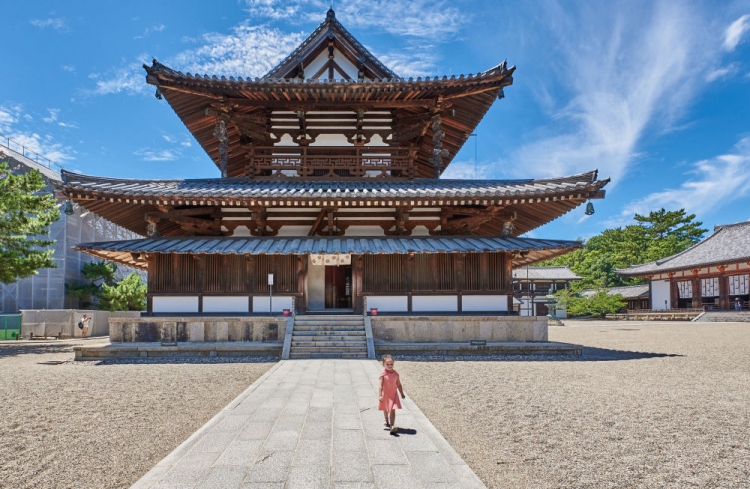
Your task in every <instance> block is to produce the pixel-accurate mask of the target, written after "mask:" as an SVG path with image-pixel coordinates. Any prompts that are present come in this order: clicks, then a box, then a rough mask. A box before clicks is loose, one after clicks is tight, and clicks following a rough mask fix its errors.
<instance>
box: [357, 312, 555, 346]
mask: <svg viewBox="0 0 750 489" xmlns="http://www.w3.org/2000/svg"><path fill="white" fill-rule="evenodd" d="M369 319H370V323H371V325H372V337H373V338H374V340H375V341H376V342H378V341H384V342H390V343H468V342H470V341H473V340H484V341H487V342H509V341H510V342H523V341H547V340H548V327H547V316H479V315H439V316H438V315H429V316H370V318H369Z"/></svg>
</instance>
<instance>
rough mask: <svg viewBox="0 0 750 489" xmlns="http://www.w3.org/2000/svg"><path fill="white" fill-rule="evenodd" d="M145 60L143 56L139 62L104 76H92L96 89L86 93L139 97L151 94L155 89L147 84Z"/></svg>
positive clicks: (95, 74) (90, 76) (99, 74)
mask: <svg viewBox="0 0 750 489" xmlns="http://www.w3.org/2000/svg"><path fill="white" fill-rule="evenodd" d="M144 59H145V58H144V57H142V56H141V57H140V59H139V61H136V62H134V63H129V64H127V65H125V66H122V67H120V68H115V69H113V70H111V71H109V72H107V73H104V74H101V73H92V74H90V75H89V78H91V79H94V80H96V88H94V89H91V90H86V93H88V94H91V95H108V94H112V93H126V94H128V95H137V94H144V93H148V92H150V91H151V90H152V88H153V87H151V86H150V85H148V84H147V83H146V74H145V72H144V71H143V66H142V64H143V60H144Z"/></svg>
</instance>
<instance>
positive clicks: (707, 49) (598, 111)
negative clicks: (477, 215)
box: [510, 1, 720, 183]
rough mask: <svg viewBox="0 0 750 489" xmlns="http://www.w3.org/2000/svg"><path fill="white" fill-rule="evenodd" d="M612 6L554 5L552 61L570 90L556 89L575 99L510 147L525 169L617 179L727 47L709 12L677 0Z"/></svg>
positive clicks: (549, 23)
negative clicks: (715, 34)
mask: <svg viewBox="0 0 750 489" xmlns="http://www.w3.org/2000/svg"><path fill="white" fill-rule="evenodd" d="M597 5H599V4H597ZM605 7H606V8H605ZM610 7H611V3H604V4H601V5H600V6H599V7H590V8H589V7H587V8H582V9H579V10H575V9H572V8H569V7H568V6H563V5H561V4H559V3H557V2H554V1H550V2H548V3H546V4H545V8H544V9H543V11H544V12H545V15H546V19H547V20H546V27H547V28H549V29H550V30H551V32H552V33H553V35H554V44H555V46H556V51H554V52H552V53H550V54H551V55H552V56H553V58H552V59H551V61H550V63H551V66H553V69H554V70H555V71H554V73H555V76H558V77H559V80H558V81H559V83H560V86H561V87H562V89H563V90H564V91H565V92H564V94H563V95H561V91H559V90H558V91H557V92H556V93H555V96H557V97H563V96H564V97H566V98H567V101H565V102H563V103H561V104H557V106H560V107H562V108H561V109H559V110H557V111H556V112H554V113H553V115H552V119H551V120H550V122H549V125H548V126H547V127H545V128H543V129H542V130H540V131H539V132H538V134H539V135H538V136H536V137H535V138H533V139H531V140H530V141H529V142H528V143H526V144H524V145H522V146H521V147H520V148H519V149H518V150H516V151H515V152H514V153H513V154H511V155H510V156H511V158H512V160H513V161H514V162H517V164H515V165H513V166H512V167H510V168H513V169H512V170H510V171H518V172H519V175H516V176H520V173H523V175H526V176H559V175H565V174H571V173H578V172H582V171H586V170H591V169H593V168H599V170H600V174H601V175H602V176H603V177H611V178H612V179H613V183H616V182H617V181H618V180H619V179H620V178H621V177H622V176H623V175H624V174H626V173H627V171H628V170H629V169H630V167H631V166H632V164H633V162H634V161H635V160H636V158H637V156H638V153H637V145H638V143H639V141H640V140H641V138H642V137H643V136H644V134H645V133H646V132H647V131H664V130H669V129H671V128H672V124H673V123H674V122H675V121H676V120H677V119H678V118H679V117H680V116H681V115H682V114H683V113H684V110H685V109H686V108H687V107H688V106H689V104H690V103H691V102H693V101H694V96H695V94H696V92H697V90H698V89H699V87H700V86H701V85H703V84H705V74H704V72H703V70H704V69H705V66H706V65H710V63H709V62H708V61H709V60H710V58H711V56H712V55H714V54H715V53H716V52H717V51H718V50H719V49H720V47H719V45H718V43H717V42H714V43H713V44H711V43H710V42H708V41H706V39H705V38H704V37H702V36H708V35H709V34H710V33H708V32H707V28H706V26H705V22H704V19H703V18H702V17H701V15H700V13H699V12H696V11H693V10H691V9H690V8H689V7H687V6H684V5H682V4H680V3H677V2H659V3H656V4H653V5H652V4H651V3H649V2H643V3H637V4H636V3H633V2H623V3H620V4H618V5H617V6H615V7H614V8H610ZM714 39H715V38H714ZM514 175H515V174H514Z"/></svg>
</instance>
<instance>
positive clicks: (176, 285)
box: [172, 253, 183, 292]
mask: <svg viewBox="0 0 750 489" xmlns="http://www.w3.org/2000/svg"><path fill="white" fill-rule="evenodd" d="M182 287H183V284H182V281H181V280H180V255H179V254H177V253H172V290H173V291H175V292H182Z"/></svg>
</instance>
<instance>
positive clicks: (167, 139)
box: [161, 134, 174, 143]
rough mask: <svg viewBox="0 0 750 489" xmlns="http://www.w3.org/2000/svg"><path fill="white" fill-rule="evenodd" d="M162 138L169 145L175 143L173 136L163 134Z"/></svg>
mask: <svg viewBox="0 0 750 489" xmlns="http://www.w3.org/2000/svg"><path fill="white" fill-rule="evenodd" d="M161 137H163V138H164V141H166V142H168V143H174V138H173V137H172V136H168V135H167V134H162V136H161Z"/></svg>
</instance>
